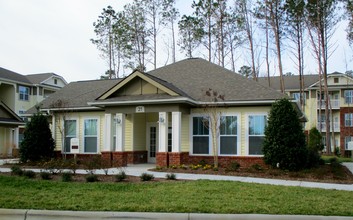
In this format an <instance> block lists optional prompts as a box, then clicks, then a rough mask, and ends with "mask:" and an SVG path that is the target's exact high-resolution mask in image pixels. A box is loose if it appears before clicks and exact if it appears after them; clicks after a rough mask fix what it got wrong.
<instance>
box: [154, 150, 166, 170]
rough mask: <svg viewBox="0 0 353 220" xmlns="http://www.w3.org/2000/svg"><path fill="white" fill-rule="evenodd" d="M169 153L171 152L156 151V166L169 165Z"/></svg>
mask: <svg viewBox="0 0 353 220" xmlns="http://www.w3.org/2000/svg"><path fill="white" fill-rule="evenodd" d="M168 154H169V153H167V152H162V153H160V152H159V153H156V166H158V167H166V166H169V161H168V158H169V157H168Z"/></svg>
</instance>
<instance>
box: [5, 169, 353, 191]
mask: <svg viewBox="0 0 353 220" xmlns="http://www.w3.org/2000/svg"><path fill="white" fill-rule="evenodd" d="M343 165H345V166H347V167H348V168H349V169H350V170H351V172H352V173H353V163H344V164H343ZM154 167H155V165H154V164H131V165H128V166H127V167H123V168H110V169H108V174H110V175H114V174H117V173H119V172H120V171H121V170H124V171H125V172H126V174H127V175H131V176H140V175H141V174H142V173H149V174H153V175H154V177H156V178H165V177H166V175H167V173H165V172H153V171H148V170H149V169H152V168H154ZM30 170H33V171H34V172H41V169H30ZM66 171H70V170H66ZM0 172H11V169H10V168H0ZM76 173H79V174H86V173H87V171H86V170H77V171H76ZM96 174H102V175H103V174H105V172H104V170H96ZM176 177H177V179H184V180H225V181H238V182H246V183H260V184H271V185H279V186H300V187H307V188H320V189H335V190H345V191H353V184H334V183H319V182H307V181H295V180H279V179H265V178H255V177H240V176H223V175H205V174H188V173H177V174H176Z"/></svg>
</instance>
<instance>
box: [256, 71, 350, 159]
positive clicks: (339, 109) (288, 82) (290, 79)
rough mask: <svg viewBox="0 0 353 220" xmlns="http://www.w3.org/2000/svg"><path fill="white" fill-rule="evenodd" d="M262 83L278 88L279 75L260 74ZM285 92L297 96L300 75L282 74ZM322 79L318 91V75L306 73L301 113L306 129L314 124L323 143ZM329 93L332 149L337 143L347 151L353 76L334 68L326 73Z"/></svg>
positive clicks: (323, 98)
mask: <svg viewBox="0 0 353 220" xmlns="http://www.w3.org/2000/svg"><path fill="white" fill-rule="evenodd" d="M259 82H260V83H261V84H263V85H266V86H270V87H271V88H273V89H276V90H278V91H279V90H280V78H279V77H277V76H276V77H271V78H270V80H268V78H266V77H261V78H259ZM284 83H285V90H286V93H287V94H288V95H289V96H290V97H293V98H294V99H296V100H298V102H299V99H300V79H299V76H298V75H292V76H284ZM323 84H324V83H323V81H322V87H321V92H320V78H319V75H305V76H304V78H303V85H304V86H303V88H304V103H303V104H304V106H303V107H304V108H303V110H304V113H305V115H306V117H307V120H308V122H307V123H305V131H307V132H308V131H309V130H310V129H311V128H312V127H316V128H317V129H318V130H319V131H320V130H321V131H322V132H323V137H324V138H323V139H324V140H323V141H324V143H326V141H325V138H326V132H327V131H326V118H325V115H326V114H325V105H326V103H325V94H324V92H323ZM328 93H329V97H330V107H329V109H330V119H329V120H330V137H331V138H330V139H331V149H332V150H333V147H334V146H336V147H339V148H340V152H341V154H342V155H347V154H349V152H348V151H347V147H348V142H350V141H353V77H352V76H351V75H348V74H343V73H338V72H334V73H331V74H329V75H328Z"/></svg>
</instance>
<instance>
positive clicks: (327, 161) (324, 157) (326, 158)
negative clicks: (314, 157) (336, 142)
mask: <svg viewBox="0 0 353 220" xmlns="http://www.w3.org/2000/svg"><path fill="white" fill-rule="evenodd" d="M321 158H322V159H323V160H324V161H325V163H329V162H330V160H331V159H332V158H337V161H338V162H339V163H344V162H353V161H352V158H349V157H336V156H326V155H322V156H321Z"/></svg>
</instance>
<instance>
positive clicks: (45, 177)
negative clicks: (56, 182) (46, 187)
mask: <svg viewBox="0 0 353 220" xmlns="http://www.w3.org/2000/svg"><path fill="white" fill-rule="evenodd" d="M40 177H41V178H42V179H43V180H50V179H51V175H50V173H49V172H40Z"/></svg>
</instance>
